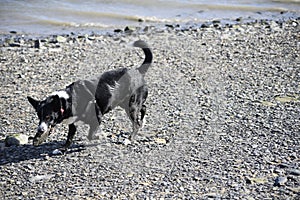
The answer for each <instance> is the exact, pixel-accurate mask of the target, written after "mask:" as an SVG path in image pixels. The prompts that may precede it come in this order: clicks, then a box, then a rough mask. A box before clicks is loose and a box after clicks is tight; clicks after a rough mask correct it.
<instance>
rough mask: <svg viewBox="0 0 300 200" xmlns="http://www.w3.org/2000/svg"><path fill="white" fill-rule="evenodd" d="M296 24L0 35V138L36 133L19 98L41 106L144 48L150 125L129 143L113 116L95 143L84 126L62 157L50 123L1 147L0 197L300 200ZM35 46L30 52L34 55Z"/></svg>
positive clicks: (59, 136) (131, 61)
mask: <svg viewBox="0 0 300 200" xmlns="http://www.w3.org/2000/svg"><path fill="white" fill-rule="evenodd" d="M299 32H300V20H299V19H294V20H288V21H285V22H275V21H268V20H263V21H257V22H252V23H241V24H235V25H230V26H227V25H222V24H219V23H218V22H214V23H213V24H211V25H205V26H202V28H199V27H196V26H194V27H191V28H186V29H182V28H180V27H176V26H168V27H166V28H165V29H162V28H155V27H147V28H146V29H145V30H143V31H142V30H133V31H128V32H127V33H124V32H121V33H115V34H111V35H86V36H80V35H69V36H66V35H65V36H59V37H56V36H49V37H43V38H41V37H40V38H34V37H22V36H20V35H16V34H8V35H2V37H1V38H2V39H1V41H0V42H1V46H2V47H1V49H0V64H1V68H0V73H1V83H2V86H1V91H0V106H1V110H0V139H3V140H4V138H5V137H6V136H7V135H10V134H14V133H22V134H26V135H28V136H33V135H34V134H35V130H36V126H37V122H38V121H37V117H36V115H35V113H34V110H33V109H32V108H31V107H30V104H29V103H28V102H27V99H26V96H27V95H30V96H33V97H36V98H39V99H41V98H44V97H45V96H46V95H47V94H50V93H52V92H53V91H55V90H58V89H61V88H64V87H65V86H66V85H68V84H70V83H71V82H73V81H75V80H78V79H82V78H87V77H90V76H93V75H96V74H98V73H101V72H103V71H105V70H107V69H112V68H119V67H122V66H127V67H135V66H138V65H139V64H140V63H141V62H142V59H143V53H142V52H141V51H140V50H139V49H135V48H132V47H129V46H128V45H127V44H128V43H129V42H132V41H135V40H137V39H144V40H146V41H147V42H148V43H149V44H150V46H151V47H152V49H153V53H154V64H153V66H152V68H151V69H150V70H149V71H148V73H147V77H146V79H147V82H148V85H149V88H150V95H149V98H148V99H147V107H148V113H147V116H146V118H147V123H146V125H145V127H144V129H143V130H142V131H140V134H139V136H138V137H137V139H136V142H135V143H133V144H131V145H128V146H125V145H123V144H120V142H119V141H120V140H122V138H124V137H126V135H127V134H128V132H129V131H131V125H130V123H129V119H128V118H127V117H126V115H125V113H124V112H123V111H122V110H121V109H116V110H114V111H113V112H111V113H109V114H108V115H106V116H105V117H104V118H105V119H104V121H103V123H102V128H103V130H104V132H105V134H103V137H102V138H101V139H100V140H97V141H92V142H89V141H88V140H87V138H86V136H87V131H86V129H87V127H86V126H82V127H80V129H79V133H78V134H77V135H76V141H75V143H74V144H73V146H72V148H71V149H70V151H69V152H68V153H67V154H66V155H60V156H53V155H51V152H52V151H53V150H54V149H56V148H58V147H59V146H60V145H62V144H63V142H64V141H65V138H66V132H67V129H66V127H65V126H64V125H59V126H58V127H57V128H56V129H55V133H54V134H53V135H51V136H50V137H49V139H48V141H47V142H45V143H44V144H43V145H41V146H39V147H33V146H32V145H31V144H28V145H21V146H12V147H4V146H3V143H2V144H1V146H0V148H1V149H0V150H1V151H0V173H1V175H0V197H1V199H109V198H111V199H249V200H250V199H298V198H299V193H300V162H299V159H300V131H299V130H300V118H299V113H300V96H299V95H300V88H299V87H300V60H299V55H300V35H299ZM35 47H39V48H35Z"/></svg>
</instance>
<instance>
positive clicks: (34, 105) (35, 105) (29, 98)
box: [27, 96, 40, 110]
mask: <svg viewBox="0 0 300 200" xmlns="http://www.w3.org/2000/svg"><path fill="white" fill-rule="evenodd" d="M27 99H28V101H29V103H30V104H31V105H32V106H33V108H34V109H35V110H37V108H38V106H39V103H40V101H38V100H35V99H33V98H31V97H29V96H28V97H27Z"/></svg>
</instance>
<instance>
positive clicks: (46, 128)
mask: <svg viewBox="0 0 300 200" xmlns="http://www.w3.org/2000/svg"><path fill="white" fill-rule="evenodd" d="M38 129H39V130H43V132H44V133H45V132H47V130H48V126H47V124H46V123H45V122H42V123H41V124H40V125H39V127H38Z"/></svg>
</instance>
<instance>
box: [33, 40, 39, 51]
mask: <svg viewBox="0 0 300 200" xmlns="http://www.w3.org/2000/svg"><path fill="white" fill-rule="evenodd" d="M34 48H37V49H38V48H40V40H35V41H34Z"/></svg>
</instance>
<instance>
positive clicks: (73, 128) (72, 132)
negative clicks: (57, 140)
mask: <svg viewBox="0 0 300 200" xmlns="http://www.w3.org/2000/svg"><path fill="white" fill-rule="evenodd" d="M75 133H76V126H75V125H74V124H69V132H68V136H67V141H66V143H65V145H64V146H63V148H62V149H61V151H62V152H63V153H65V152H66V151H67V150H68V148H69V147H70V146H71V144H72V142H73V138H74V135H75Z"/></svg>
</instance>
